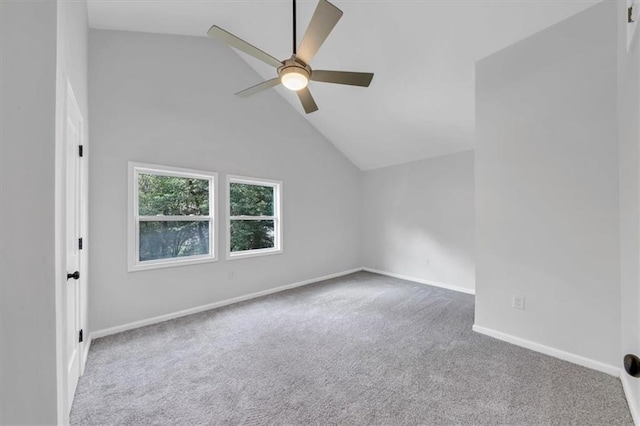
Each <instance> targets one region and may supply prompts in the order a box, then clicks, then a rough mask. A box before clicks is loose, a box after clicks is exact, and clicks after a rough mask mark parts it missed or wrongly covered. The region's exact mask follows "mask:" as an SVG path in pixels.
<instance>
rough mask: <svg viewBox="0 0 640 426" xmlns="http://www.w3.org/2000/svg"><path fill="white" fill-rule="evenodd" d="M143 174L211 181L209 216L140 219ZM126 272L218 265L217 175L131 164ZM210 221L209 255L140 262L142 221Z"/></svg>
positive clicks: (159, 216) (144, 217)
mask: <svg viewBox="0 0 640 426" xmlns="http://www.w3.org/2000/svg"><path fill="white" fill-rule="evenodd" d="M140 173H147V174H155V175H161V176H175V177H185V178H195V179H202V180H208V181H209V214H208V215H207V216H164V215H157V216H140V215H138V185H137V176H138V174H140ZM127 186H128V188H127V192H128V203H127V210H128V211H127V244H128V253H127V270H128V271H129V272H138V271H147V270H149V269H159V268H173V267H178V266H187V265H194V264H200V263H209V262H217V261H218V202H217V197H218V173H216V172H210V171H203V170H194V169H187V168H182V167H172V166H162V165H158V164H148V163H138V162H135V161H129V162H128V179H127ZM150 220H157V221H185V222H188V221H203V222H205V221H208V222H209V254H206V255H194V256H184V257H174V258H167V259H155V260H149V261H144V262H140V261H139V253H138V250H139V244H138V241H139V238H140V237H139V232H140V227H139V222H141V221H150Z"/></svg>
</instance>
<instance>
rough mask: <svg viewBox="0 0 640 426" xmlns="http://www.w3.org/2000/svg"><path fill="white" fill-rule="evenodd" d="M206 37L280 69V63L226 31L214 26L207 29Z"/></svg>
mask: <svg viewBox="0 0 640 426" xmlns="http://www.w3.org/2000/svg"><path fill="white" fill-rule="evenodd" d="M207 35H209V37H215V38H217V39H218V40H221V41H224V42H225V43H227V44H228V45H229V46H231V47H235V48H236V49H238V50H240V51H242V52H244V53H246V54H247V55H251V56H253V57H254V58H256V59H260V60H261V61H262V62H264V63H266V64H269V65H271V66H272V67H276V68H278V67H280V66H281V65H282V62H280V61H279V60H277V59H276V58H274V57H273V56H271V55H269V54H268V53H265V52H263V51H262V50H260V49H258V48H257V47H255V46H254V45H252V44H249V43H247V42H246V41H244V40H242V39H241V38H239V37H236V36H234V35H233V34H231V33H230V32H228V31H225V30H223V29H222V28H220V27H218V26H217V25H214V26H213V27H211V28H209V31H207Z"/></svg>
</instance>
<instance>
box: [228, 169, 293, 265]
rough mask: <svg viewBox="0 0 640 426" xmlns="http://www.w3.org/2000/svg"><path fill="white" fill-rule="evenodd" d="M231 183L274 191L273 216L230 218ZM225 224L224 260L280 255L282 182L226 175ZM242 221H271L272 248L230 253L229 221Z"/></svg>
mask: <svg viewBox="0 0 640 426" xmlns="http://www.w3.org/2000/svg"><path fill="white" fill-rule="evenodd" d="M231 183H245V184H249V185H259V186H272V187H273V188H275V191H274V206H273V210H274V213H275V215H274V216H233V217H232V216H231ZM225 217H226V222H227V250H226V252H227V253H226V259H227V260H236V259H246V258H249V257H258V256H268V255H271V254H281V253H282V252H283V248H282V181H279V180H273V179H262V178H254V177H247V176H238V175H227V204H226V214H225ZM238 218H240V219H244V220H273V221H274V227H275V242H274V247H273V248H268V249H255V250H246V251H236V252H233V253H232V252H231V219H238Z"/></svg>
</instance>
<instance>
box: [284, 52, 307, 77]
mask: <svg viewBox="0 0 640 426" xmlns="http://www.w3.org/2000/svg"><path fill="white" fill-rule="evenodd" d="M292 72H293V73H297V74H302V75H304V76H305V77H307V80H310V79H311V67H310V66H309V65H307V64H305V63H304V62H302V61H301V60H299V59H296V58H295V57H292V58H290V59H285V60H284V62H283V63H282V66H281V67H280V68H278V75H279V76H280V78H282V76H284V75H285V74H289V73H292Z"/></svg>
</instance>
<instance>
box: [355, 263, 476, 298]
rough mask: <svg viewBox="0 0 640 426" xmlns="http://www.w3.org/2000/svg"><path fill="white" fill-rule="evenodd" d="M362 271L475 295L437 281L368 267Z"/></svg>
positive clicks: (469, 290)
mask: <svg viewBox="0 0 640 426" xmlns="http://www.w3.org/2000/svg"><path fill="white" fill-rule="evenodd" d="M362 270H363V271H367V272H372V273H374V274H379V275H386V276H388V277H392V278H398V279H400V280H405V281H413V282H414V283H418V284H426V285H431V286H434V287H440V288H446V289H447V290H453V291H459V292H460V293H466V294H473V295H475V294H476V291H475V290H474V289H471V288H465V287H459V286H456V285H451V284H445V283H440V282H437V281H430V280H425V279H422V278H415V277H410V276H407V275H401V274H396V273H393V272H387V271H381V270H379V269H373V268H368V267H364V268H362Z"/></svg>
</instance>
